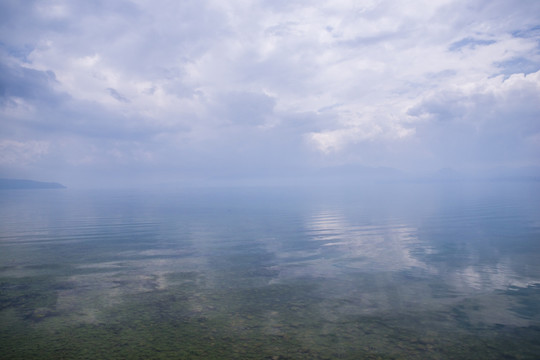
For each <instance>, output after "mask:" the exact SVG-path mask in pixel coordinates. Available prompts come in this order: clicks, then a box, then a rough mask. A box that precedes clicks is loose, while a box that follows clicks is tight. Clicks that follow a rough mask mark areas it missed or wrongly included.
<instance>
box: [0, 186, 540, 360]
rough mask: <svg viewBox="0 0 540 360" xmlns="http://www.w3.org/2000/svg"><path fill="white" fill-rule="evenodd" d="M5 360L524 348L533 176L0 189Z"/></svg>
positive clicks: (537, 270)
mask: <svg viewBox="0 0 540 360" xmlns="http://www.w3.org/2000/svg"><path fill="white" fill-rule="evenodd" d="M0 229H1V233H0V351H1V354H2V356H1V357H2V358H3V359H33V358H35V359H37V358H39V359H46V358H54V359H62V358H65V359H72V358H73V359H85V358H88V359H90V358H110V359H113V358H118V359H125V358H133V359H137V358H140V359H148V358H164V359H170V358H185V359H227V358H234V359H362V358H365V359H456V358H467V359H482V358H484V359H497V358H505V359H537V358H540V261H539V260H540V183H526V182H522V183H517V182H516V183H502V182H501V183H475V184H459V183H449V184H403V185H391V184H386V185H362V186H357V187H352V186H348V187H342V188H323V187H319V188H286V187H281V188H223V189H219V188H212V189H185V190H179V191H162V192H161V191H127V190H126V191H112V190H111V191H105V190H102V191H78V190H70V189H67V190H19V191H2V192H1V193H0Z"/></svg>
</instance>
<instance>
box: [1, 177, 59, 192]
mask: <svg viewBox="0 0 540 360" xmlns="http://www.w3.org/2000/svg"><path fill="white" fill-rule="evenodd" d="M65 188H66V187H65V186H64V185H62V184H59V183H55V182H43V181H35V180H27V179H0V189H2V190H4V189H65Z"/></svg>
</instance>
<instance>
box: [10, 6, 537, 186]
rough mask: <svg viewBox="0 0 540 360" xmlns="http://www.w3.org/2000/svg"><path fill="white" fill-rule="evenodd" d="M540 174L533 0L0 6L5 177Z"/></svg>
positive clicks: (104, 180)
mask: <svg viewBox="0 0 540 360" xmlns="http://www.w3.org/2000/svg"><path fill="white" fill-rule="evenodd" d="M538 166H540V1H537V0H518V1H509V0H504V1H502V0H486V1H484V0H466V1H460V0H459V1H453V0H451V1H444V0H440V1H434V0H425V1H424V0H409V1H377V0H372V1H370V0H365V1H346V0H335V1H318V0H309V1H303V0H299V1H295V0H287V1H283V0H273V1H271V0H266V1H262V0H261V1H256V0H254V1H245V0H234V1H232V0H231V1H229V0H209V1H203V0H196V1H190V0H185V1H162V0H153V1H144V0H133V1H126V0H117V1H107V0H102V1H101V0H96V1H61V0H40V1H32V0H28V1H18V0H0V177H12V178H13V177H14V178H30V179H34V180H44V181H45V180H46V181H58V182H62V183H64V184H66V185H68V186H69V185H72V186H79V185H81V186H84V185H88V184H116V185H122V184H159V183H167V182H176V181H180V182H181V181H199V180H200V181H205V179H206V180H208V179H274V178H287V177H290V178H294V177H302V176H317V174H321V173H325V174H326V173H331V172H332V171H339V170H336V169H344V168H346V169H352V170H349V171H352V172H355V171H358V172H362V171H368V170H366V169H372V168H393V169H398V170H400V171H402V172H405V173H418V174H420V173H429V172H431V171H437V170H438V169H442V168H444V169H446V168H449V169H453V170H455V171H458V172H464V173H478V172H480V173H481V172H483V171H486V172H489V171H491V169H496V168H512V169H520V168H533V167H538ZM314 174H315V175H314Z"/></svg>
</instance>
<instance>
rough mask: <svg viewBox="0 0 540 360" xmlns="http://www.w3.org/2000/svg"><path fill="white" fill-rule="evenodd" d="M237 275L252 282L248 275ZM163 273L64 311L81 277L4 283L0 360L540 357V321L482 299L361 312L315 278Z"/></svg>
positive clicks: (528, 310)
mask: <svg viewBox="0 0 540 360" xmlns="http://www.w3.org/2000/svg"><path fill="white" fill-rule="evenodd" d="M231 275H232V274H231ZM235 275H236V276H237V277H238V276H240V277H241V278H248V277H251V276H252V272H246V273H243V274H242V273H236V274H235ZM166 279H167V283H168V286H167V287H166V288H165V289H160V288H159V287H158V286H157V285H156V284H154V285H155V286H154V287H153V288H152V289H151V288H148V289H147V290H146V291H142V292H139V293H137V294H132V295H129V296H124V295H127V294H125V293H124V291H123V290H122V288H123V287H125V286H127V284H122V283H121V282H118V284H117V287H118V291H120V293H122V295H123V296H121V297H122V299H121V301H118V302H114V301H113V302H111V303H108V304H105V303H101V304H99V303H98V304H96V303H95V302H93V301H95V300H96V299H97V298H98V296H89V297H88V298H83V297H82V296H81V297H78V298H77V300H78V301H81V302H84V301H88V303H81V304H76V305H73V306H72V307H71V308H69V307H65V306H62V305H61V304H59V298H58V294H62V292H64V293H66V292H73V291H79V292H81V291H82V292H84V291H85V290H84V289H77V284H74V283H70V282H69V281H64V282H58V281H57V280H55V278H54V277H52V276H49V277H21V278H2V279H1V283H0V289H1V294H2V295H1V298H0V299H1V303H0V305H1V309H2V310H1V312H0V316H1V324H2V326H1V331H0V348H1V349H2V358H4V359H45V358H51V359H53V358H54V359H62V358H69V359H85V358H109V359H111V358H118V359H125V358H134V359H160V358H163V359H170V358H185V359H228V358H231V359H233V358H243V359H358V358H365V359H429V358H448V359H451V358H475V359H495V358H510V359H534V358H537V356H538V354H540V344H539V343H538V341H537V340H538V339H539V338H540V326H533V325H528V326H517V325H503V324H497V323H484V322H481V321H476V320H474V318H475V316H477V315H478V312H481V311H482V310H486V309H482V306H485V305H481V304H485V303H487V302H486V301H483V300H482V299H470V298H469V299H459V300H457V301H454V302H450V303H449V304H448V305H445V306H426V307H425V308H408V307H403V308H402V309H401V310H399V311H388V310H385V309H380V310H378V309H371V310H370V311H367V312H366V311H365V309H364V306H366V302H365V301H363V300H362V295H361V294H356V296H351V297H350V296H346V297H343V296H339V295H338V294H325V293H323V292H321V290H322V289H321V286H320V279H308V278H306V279H301V280H295V281H292V282H289V283H276V284H268V285H265V286H253V287H245V286H234V285H232V286H227V284H223V286H211V287H210V286H207V285H205V282H206V280H208V279H205V278H204V276H203V275H201V274H198V273H196V272H178V273H170V274H168V275H167V276H166ZM369 280H370V279H366V278H364V279H360V278H359V279H352V281H357V282H364V281H369ZM371 280H375V279H371ZM229 285H230V284H229ZM100 291H101V290H100ZM107 291H110V289H109V290H107ZM367 291H369V289H367ZM508 292H509V294H508V293H507V294H501V296H502V295H504V296H512V299H513V300H515V306H516V311H517V315H518V316H519V315H520V314H523V316H528V315H530V314H532V313H537V312H538V310H539V309H538V307H539V305H538V304H540V301H539V300H540V287H538V286H531V287H529V288H526V289H518V290H508ZM524 293H527V296H526V297H524ZM94 295H95V294H94ZM101 295H102V296H105V295H106V294H104V293H102V294H101ZM64 296H65V295H64ZM491 296H492V297H496V296H498V295H496V294H493V295H491ZM524 299H527V300H526V301H523V300H524ZM101 300H102V301H103V299H101ZM491 300H493V299H491ZM62 307H63V309H62ZM90 309H92V310H91V311H93V312H94V314H93V316H92V317H89V316H88V314H87V312H89V311H90Z"/></svg>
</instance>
